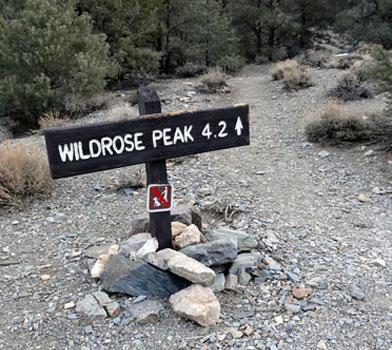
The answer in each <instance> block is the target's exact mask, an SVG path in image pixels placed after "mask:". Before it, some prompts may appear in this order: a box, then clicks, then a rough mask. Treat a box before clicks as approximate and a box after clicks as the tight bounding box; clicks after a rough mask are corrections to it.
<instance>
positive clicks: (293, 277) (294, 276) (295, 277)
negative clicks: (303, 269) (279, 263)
mask: <svg viewBox="0 0 392 350" xmlns="http://www.w3.org/2000/svg"><path fill="white" fill-rule="evenodd" d="M286 275H287V277H288V278H290V279H291V280H292V281H293V282H294V283H299V281H300V278H299V276H298V275H297V274H296V273H294V272H290V271H286Z"/></svg>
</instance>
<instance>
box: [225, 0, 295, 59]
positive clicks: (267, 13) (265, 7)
mask: <svg viewBox="0 0 392 350" xmlns="http://www.w3.org/2000/svg"><path fill="white" fill-rule="evenodd" d="M229 6H230V13H231V17H232V20H233V24H234V25H235V27H236V28H237V31H238V33H239V35H240V36H241V38H242V45H243V48H244V51H245V52H246V54H247V56H249V57H251V58H255V56H257V55H265V56H268V58H269V59H272V57H273V53H274V51H275V50H276V49H277V48H279V47H281V46H282V44H283V43H284V42H285V40H286V39H287V38H288V37H289V36H290V34H291V33H292V32H293V26H292V20H291V15H290V14H288V13H285V12H284V7H283V0H282V1H281V0H238V1H234V0H232V2H231V3H230V5H229Z"/></svg>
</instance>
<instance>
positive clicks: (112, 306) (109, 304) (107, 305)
mask: <svg viewBox="0 0 392 350" xmlns="http://www.w3.org/2000/svg"><path fill="white" fill-rule="evenodd" d="M93 296H94V297H95V299H97V301H98V303H99V305H101V306H102V307H103V308H104V309H105V310H106V312H107V313H108V315H109V316H110V317H117V316H118V315H119V314H120V311H121V308H120V304H119V303H117V302H116V301H114V300H112V299H110V298H109V296H108V295H107V294H106V293H104V292H95V293H94V294H93Z"/></svg>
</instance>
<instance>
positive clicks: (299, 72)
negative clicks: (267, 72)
mask: <svg viewBox="0 0 392 350" xmlns="http://www.w3.org/2000/svg"><path fill="white" fill-rule="evenodd" d="M271 76H272V78H273V79H274V80H282V81H283V84H284V86H285V88H287V89H289V90H297V89H302V88H307V87H310V86H313V85H314V82H313V76H312V74H311V72H310V71H309V70H308V69H307V68H305V67H303V66H301V65H300V64H299V63H298V62H297V61H296V60H286V61H282V62H278V63H277V64H275V65H274V66H273V67H272V69H271Z"/></svg>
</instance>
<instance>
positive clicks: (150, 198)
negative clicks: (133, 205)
mask: <svg viewBox="0 0 392 350" xmlns="http://www.w3.org/2000/svg"><path fill="white" fill-rule="evenodd" d="M173 192H174V191H173V185H170V184H154V185H149V186H148V188H147V211H148V212H149V213H158V212H162V211H170V210H171V209H172V208H173Z"/></svg>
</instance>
